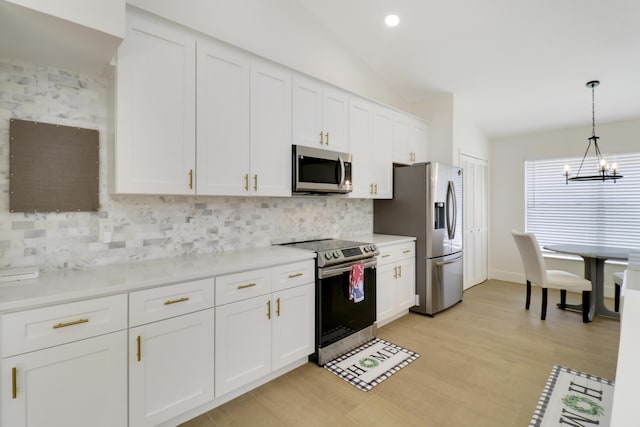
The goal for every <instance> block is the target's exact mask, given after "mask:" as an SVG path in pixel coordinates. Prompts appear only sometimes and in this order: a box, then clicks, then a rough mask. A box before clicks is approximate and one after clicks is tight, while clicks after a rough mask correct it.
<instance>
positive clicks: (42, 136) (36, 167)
mask: <svg viewBox="0 0 640 427" xmlns="http://www.w3.org/2000/svg"><path fill="white" fill-rule="evenodd" d="M9 139H10V144H9V147H10V148H9V151H10V159H9V210H10V211H11V212H70V211H97V210H99V209H100V204H99V196H98V192H99V178H98V177H99V157H98V156H99V135H98V131H97V130H93V129H83V128H78V127H72V126H61V125H56V124H49V123H40V122H33V121H26V120H18V119H11V120H10V131H9Z"/></svg>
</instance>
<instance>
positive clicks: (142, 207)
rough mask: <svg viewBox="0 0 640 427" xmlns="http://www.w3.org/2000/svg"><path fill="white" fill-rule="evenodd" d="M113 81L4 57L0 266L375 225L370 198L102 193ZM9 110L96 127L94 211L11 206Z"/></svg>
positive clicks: (218, 247) (258, 242)
mask: <svg viewBox="0 0 640 427" xmlns="http://www.w3.org/2000/svg"><path fill="white" fill-rule="evenodd" d="M111 90H112V82H111V79H108V78H100V77H94V76H88V75H82V74H79V73H74V72H68V71H65V70H61V69H57V68H54V67H50V66H40V65H34V64H30V63H24V62H20V61H14V60H8V59H0V268H7V267H21V266H28V265H37V266H39V267H40V270H41V271H47V270H54V269H72V268H79V269H83V268H90V267H92V266H97V265H105V264H113V263H121V262H135V261H139V260H143V259H154V258H164V257H173V256H179V255H187V254H204V253H216V252H222V251H225V250H234V249H242V248H248V247H259V246H267V245H270V244H273V243H282V242H289V241H295V240H306V239H314V238H323V237H343V238H349V237H352V236H356V235H361V234H366V233H370V232H371V231H372V229H373V203H372V201H371V200H362V199H346V198H342V197H313V196H305V197H292V198H259V197H208V196H207V197H201V196H146V195H144V196H132V195H126V196H125V195H110V194H108V191H107V178H108V177H107V167H106V162H107V135H108V134H109V133H111V134H113V129H112V128H110V127H111V126H112V124H110V121H111V120H110V119H109V117H110V115H112V112H111V111H109V102H108V99H109V93H110V91H111ZM11 118H17V119H22V120H34V121H41V122H46V123H56V124H61V125H66V126H78V127H84V128H90V129H98V131H99V132H100V206H101V210H100V212H62V213H10V212H9V119H11ZM105 225H107V226H110V227H111V228H112V229H113V233H112V237H111V241H110V242H109V243H105V242H103V241H102V240H101V239H100V231H99V230H100V227H102V226H105Z"/></svg>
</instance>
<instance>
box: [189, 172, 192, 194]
mask: <svg viewBox="0 0 640 427" xmlns="http://www.w3.org/2000/svg"><path fill="white" fill-rule="evenodd" d="M189 189H190V190H192V189H193V169H189Z"/></svg>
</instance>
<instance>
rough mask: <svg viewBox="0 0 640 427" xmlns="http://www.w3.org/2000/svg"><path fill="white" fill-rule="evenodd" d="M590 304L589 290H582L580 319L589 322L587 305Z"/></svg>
mask: <svg viewBox="0 0 640 427" xmlns="http://www.w3.org/2000/svg"><path fill="white" fill-rule="evenodd" d="M590 305H591V291H583V292H582V321H583V322H584V323H589V308H590V307H589V306H590Z"/></svg>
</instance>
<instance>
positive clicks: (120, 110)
mask: <svg viewBox="0 0 640 427" xmlns="http://www.w3.org/2000/svg"><path fill="white" fill-rule="evenodd" d="M127 20H128V22H127V36H126V38H125V40H124V42H123V43H122V45H121V46H120V48H119V49H118V54H117V59H118V66H117V77H116V84H117V90H116V92H117V95H116V103H117V124H116V145H115V191H116V192H117V193H151V194H194V193H195V186H194V185H193V178H194V177H193V173H194V172H195V171H194V168H195V75H196V73H195V63H196V61H195V39H194V38H193V37H192V36H190V35H188V34H187V33H184V32H182V31H180V30H179V29H177V28H174V27H172V26H171V25H169V24H165V23H164V22H163V21H159V20H152V19H151V18H145V17H142V16H138V15H136V14H134V13H128V15H127ZM190 184H191V185H190Z"/></svg>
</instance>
